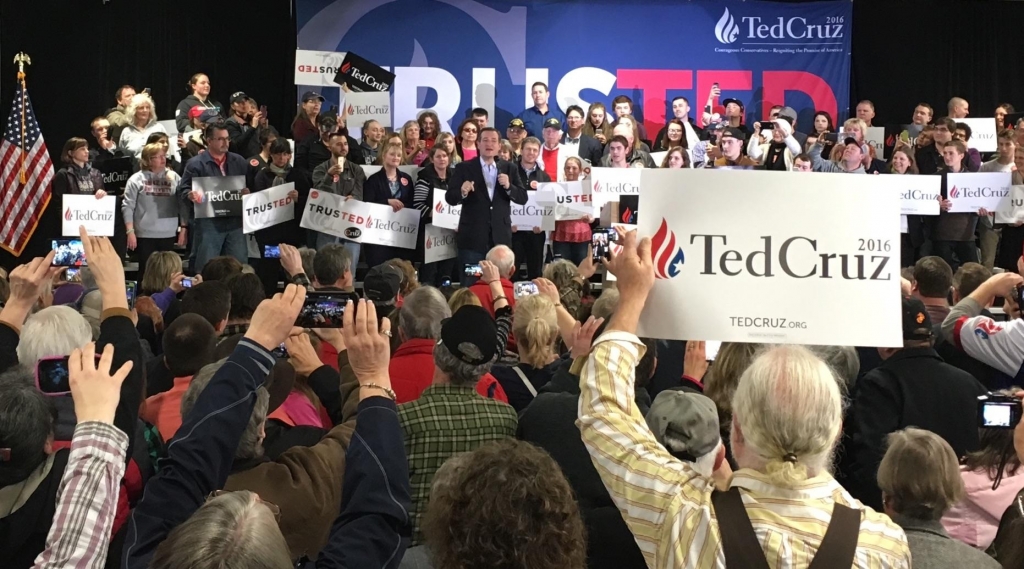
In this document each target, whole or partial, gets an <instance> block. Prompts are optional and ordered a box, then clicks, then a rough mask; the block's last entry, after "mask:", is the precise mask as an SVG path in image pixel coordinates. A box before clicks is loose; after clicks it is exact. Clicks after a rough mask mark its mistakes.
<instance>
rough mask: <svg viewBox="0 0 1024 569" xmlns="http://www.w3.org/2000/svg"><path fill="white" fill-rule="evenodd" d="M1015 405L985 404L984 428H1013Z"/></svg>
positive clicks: (983, 411)
mask: <svg viewBox="0 0 1024 569" xmlns="http://www.w3.org/2000/svg"><path fill="white" fill-rule="evenodd" d="M1013 405H1016V403H985V404H984V406H983V407H982V409H981V423H982V424H981V426H982V427H1003V428H1006V427H1012V426H1014V425H1013Z"/></svg>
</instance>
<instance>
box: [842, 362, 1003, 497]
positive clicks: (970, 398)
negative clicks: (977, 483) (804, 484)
mask: <svg viewBox="0 0 1024 569" xmlns="http://www.w3.org/2000/svg"><path fill="white" fill-rule="evenodd" d="M985 392H986V390H985V386H983V385H982V384H981V383H980V382H978V380H976V379H974V377H972V376H971V374H969V373H967V372H965V371H963V370H960V369H957V368H955V367H953V366H951V365H949V364H947V363H945V362H943V361H942V358H940V357H939V355H938V354H937V353H935V350H933V349H932V348H904V349H902V350H900V351H899V352H897V353H896V354H894V355H893V356H892V357H890V358H889V359H887V360H885V361H884V362H882V365H880V366H879V367H877V368H875V369H874V370H872V371H870V372H868V373H867V374H866V375H865V376H864V377H863V378H861V380H860V381H858V382H857V385H856V387H855V388H854V396H853V406H852V407H851V408H850V417H849V418H848V420H847V422H846V425H847V428H849V429H852V430H851V432H850V433H849V434H850V441H851V442H850V449H849V452H850V453H851V456H850V464H851V472H850V473H849V477H848V479H847V487H846V489H847V490H849V492H850V493H851V494H852V495H853V497H855V498H857V499H859V500H861V501H862V502H864V503H865V504H867V505H869V506H871V507H872V508H875V509H877V510H878V511H881V508H882V493H881V491H880V490H879V489H878V484H877V482H876V480H875V476H876V474H877V472H878V465H879V463H880V462H881V461H882V456H883V455H884V454H885V449H886V437H887V436H888V435H889V433H892V432H895V431H898V430H900V429H904V428H906V427H917V428H920V429H926V430H929V431H932V432H933V433H935V434H937V435H939V436H940V437H942V438H943V439H945V440H946V442H948V443H949V445H950V446H951V447H953V452H955V453H956V455H957V457H962V456H964V455H965V454H967V453H968V452H971V451H974V450H977V448H978V424H977V411H976V398H977V396H978V395H981V394H983V393H985Z"/></svg>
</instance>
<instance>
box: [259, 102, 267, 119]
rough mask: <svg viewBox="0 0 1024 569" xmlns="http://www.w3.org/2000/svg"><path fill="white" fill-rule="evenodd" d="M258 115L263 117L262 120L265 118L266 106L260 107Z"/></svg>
mask: <svg viewBox="0 0 1024 569" xmlns="http://www.w3.org/2000/svg"><path fill="white" fill-rule="evenodd" d="M260 114H261V115H263V118H267V106H266V105H260Z"/></svg>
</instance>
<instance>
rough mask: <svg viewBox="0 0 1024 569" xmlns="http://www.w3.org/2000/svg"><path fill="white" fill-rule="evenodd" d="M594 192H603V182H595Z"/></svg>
mask: <svg viewBox="0 0 1024 569" xmlns="http://www.w3.org/2000/svg"><path fill="white" fill-rule="evenodd" d="M594 191H595V192H600V191H601V182H598V181H597V180H594Z"/></svg>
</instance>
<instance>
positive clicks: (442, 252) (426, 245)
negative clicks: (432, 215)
mask: <svg viewBox="0 0 1024 569" xmlns="http://www.w3.org/2000/svg"><path fill="white" fill-rule="evenodd" d="M423 232H424V235H423V262H424V263H436V262H438V261H444V260H446V259H454V258H455V257H457V256H458V254H459V249H458V246H457V245H456V244H455V232H454V231H452V230H451V229H445V228H443V227H437V226H436V225H433V224H430V223H428V224H427V225H424V226H423Z"/></svg>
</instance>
